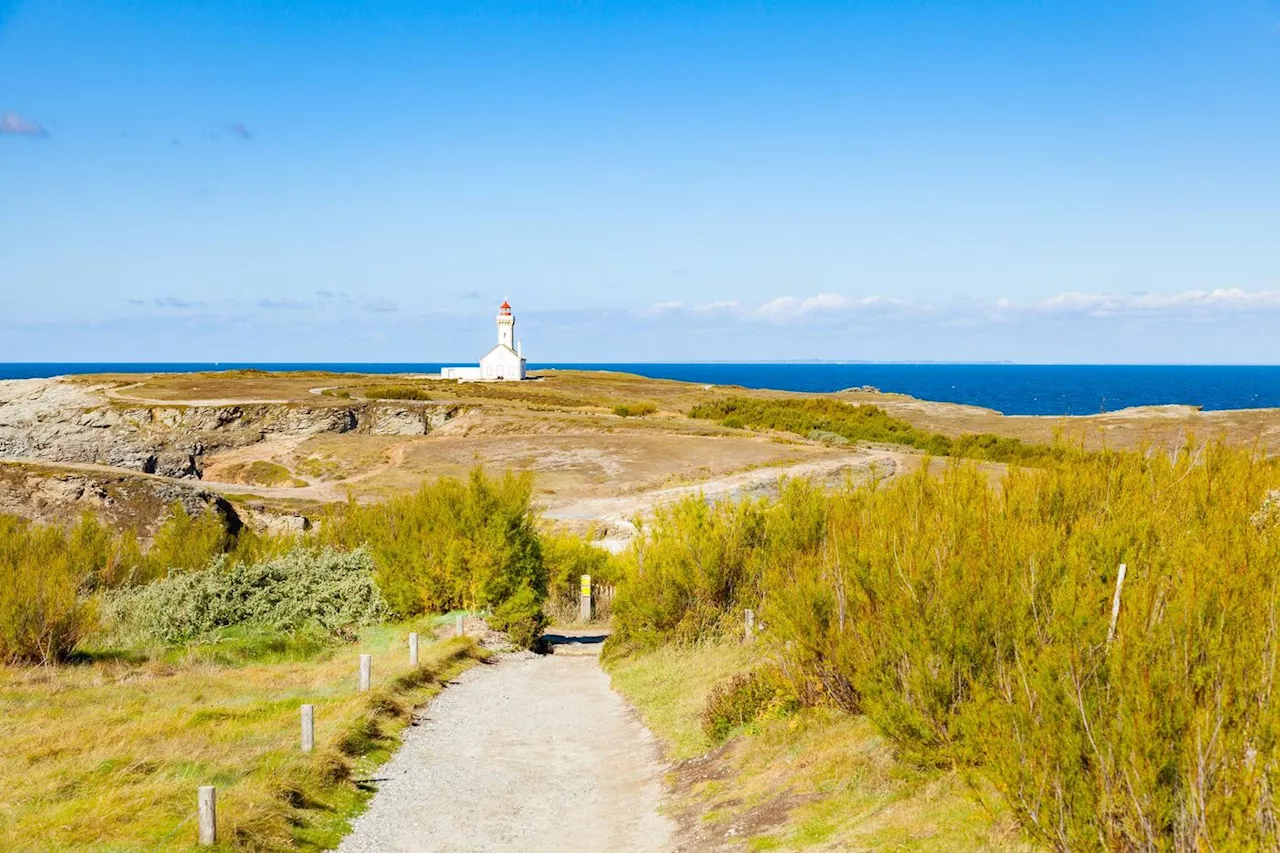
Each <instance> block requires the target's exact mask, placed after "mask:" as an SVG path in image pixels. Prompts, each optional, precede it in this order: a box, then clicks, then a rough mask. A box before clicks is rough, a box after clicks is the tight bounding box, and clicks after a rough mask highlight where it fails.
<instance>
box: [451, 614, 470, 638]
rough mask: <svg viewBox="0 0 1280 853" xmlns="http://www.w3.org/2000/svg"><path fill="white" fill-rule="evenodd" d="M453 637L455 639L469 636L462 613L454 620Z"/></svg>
mask: <svg viewBox="0 0 1280 853" xmlns="http://www.w3.org/2000/svg"><path fill="white" fill-rule="evenodd" d="M453 635H454V636H455V637H465V636H467V626H466V623H464V622H463V616H462V614H461V613H459V614H458V615H457V616H455V617H454V618H453Z"/></svg>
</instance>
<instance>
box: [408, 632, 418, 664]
mask: <svg viewBox="0 0 1280 853" xmlns="http://www.w3.org/2000/svg"><path fill="white" fill-rule="evenodd" d="M409 665H410V666H417V665H418V632H417V631H413V632H411V633H410V634H409Z"/></svg>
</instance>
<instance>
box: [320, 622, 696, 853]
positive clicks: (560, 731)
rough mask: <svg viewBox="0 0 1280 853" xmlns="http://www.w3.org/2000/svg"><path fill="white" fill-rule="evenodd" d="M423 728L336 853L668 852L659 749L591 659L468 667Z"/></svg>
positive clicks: (514, 660)
mask: <svg viewBox="0 0 1280 853" xmlns="http://www.w3.org/2000/svg"><path fill="white" fill-rule="evenodd" d="M559 648H561V649H566V650H568V649H574V650H587V649H589V648H592V647H589V646H585V645H584V646H573V647H559ZM594 648H598V646H595V647H594ZM421 720H422V721H421V723H420V724H419V725H417V726H416V727H414V728H411V729H409V730H408V732H407V734H406V737H405V742H404V745H403V746H402V747H401V748H400V751H399V752H397V753H396V755H395V756H394V757H393V758H392V759H391V761H390V762H388V763H387V764H386V765H384V766H383V767H382V768H381V769H380V770H379V771H378V774H377V776H378V793H377V794H376V795H375V796H374V798H373V801H372V802H371V803H370V805H369V809H368V811H366V812H365V813H364V814H363V815H361V816H360V817H359V818H357V819H356V821H355V822H354V824H353V826H352V831H351V834H350V835H349V836H348V837H347V838H346V840H344V841H343V842H342V845H341V846H340V847H339V848H338V850H339V853H372V851H379V853H382V851H428V850H430V851H480V850H484V851H492V850H520V851H560V852H561V853H573V851H603V850H608V851H612V852H614V853H626V852H627V851H658V850H664V849H668V848H669V845H670V843H671V838H672V831H673V830H672V826H671V824H670V823H669V822H668V821H667V819H666V818H664V817H662V816H661V815H659V814H658V805H659V802H660V800H661V796H662V788H661V774H662V770H663V768H662V766H661V764H660V763H659V761H658V757H657V746H656V744H655V742H654V740H653V737H652V735H650V734H649V731H648V730H647V729H646V728H645V727H644V726H643V725H642V724H641V723H640V722H639V721H638V720H637V719H636V718H635V716H634V715H633V714H632V712H631V711H630V709H629V708H628V707H627V705H626V704H625V703H624V702H623V700H622V698H621V697H620V696H618V694H617V693H614V692H613V690H612V689H611V688H610V687H609V679H608V677H607V676H606V675H605V674H604V672H603V671H602V670H601V669H600V666H599V662H598V660H597V658H596V656H595V655H594V654H555V655H547V656H543V657H537V656H534V657H519V656H511V657H508V658H506V659H504V660H502V661H501V662H499V663H497V664H494V665H491V666H478V667H476V668H474V669H471V670H469V671H467V672H465V673H463V675H462V676H460V677H459V679H458V683H456V684H455V685H453V686H450V687H449V688H448V689H447V690H445V691H444V693H442V694H441V695H440V696H439V697H438V698H437V699H436V700H435V701H434V702H433V703H432V704H431V705H429V706H428V707H427V709H426V711H425V713H424V714H423V715H422V718H421Z"/></svg>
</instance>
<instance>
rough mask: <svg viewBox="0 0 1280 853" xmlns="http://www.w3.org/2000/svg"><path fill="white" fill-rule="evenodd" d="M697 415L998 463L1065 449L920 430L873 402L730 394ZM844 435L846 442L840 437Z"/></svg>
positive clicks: (1030, 460)
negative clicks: (897, 445)
mask: <svg viewBox="0 0 1280 853" xmlns="http://www.w3.org/2000/svg"><path fill="white" fill-rule="evenodd" d="M689 416H690V417H693V418H705V419H708V420H714V421H717V422H719V423H720V424H721V425H722V426H726V427H730V428H733V429H744V428H747V427H750V428H751V429H776V430H785V431H787V432H793V433H796V434H797V435H804V436H808V437H810V438H811V439H814V440H818V441H825V442H828V443H844V442H849V441H876V442H884V443H887V444H901V445H906V446H907V447H914V448H917V449H919V450H923V451H924V452H926V453H929V454H932V455H934V456H960V457H965V458H969V459H989V460H991V461H995V462H1018V463H1023V464H1044V463H1045V462H1047V461H1050V460H1054V459H1061V458H1062V455H1063V453H1064V449H1063V448H1061V447H1057V446H1052V447H1049V446H1044V445H1037V444H1025V443H1023V442H1022V441H1020V440H1019V439H1016V438H1003V437H1000V436H995V435H988V434H986V433H980V434H966V435H962V436H960V437H958V438H954V439H951V438H947V437H946V436H945V435H940V434H938V433H930V432H925V431H923V430H919V429H916V428H915V427H913V426H911V424H909V423H907V422H906V421H904V420H901V419H899V418H895V417H892V416H891V415H889V414H888V413H887V412H885V411H884V409H881V408H879V407H878V406H870V405H858V406H854V405H850V404H848V403H844V402H842V401H840V400H834V399H831V398H828V397H808V398H803V399H754V398H748V397H727V398H725V399H722V400H715V401H712V402H707V403H699V404H698V405H696V406H694V407H693V409H692V410H690V412H689ZM840 439H843V442H841V441H840Z"/></svg>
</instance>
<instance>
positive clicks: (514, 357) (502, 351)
mask: <svg viewBox="0 0 1280 853" xmlns="http://www.w3.org/2000/svg"><path fill="white" fill-rule="evenodd" d="M497 320H498V345H497V346H496V347H494V348H493V349H491V350H489V351H488V352H487V353H485V355H484V357H483V358H481V359H480V366H479V367H445V368H443V369H441V371H440V376H441V377H442V378H444V379H457V380H458V381H459V382H474V381H476V380H480V381H489V382H504V381H512V382H518V381H520V380H521V379H524V378H525V360H524V354H523V353H522V352H521V347H520V344H519V343H517V342H516V318H515V315H514V314H512V313H511V303H510V302H505V301H504V302H503V303H502V304H501V305H500V306H498V318H497Z"/></svg>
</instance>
